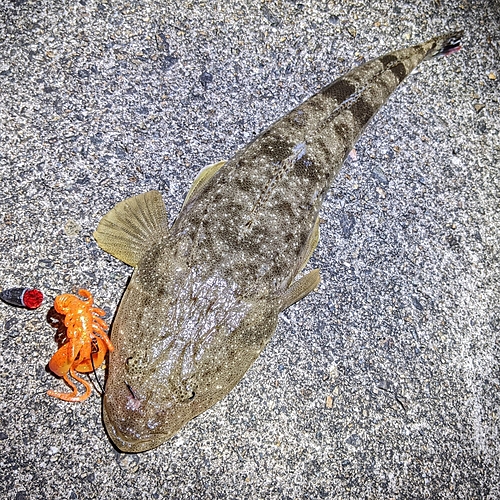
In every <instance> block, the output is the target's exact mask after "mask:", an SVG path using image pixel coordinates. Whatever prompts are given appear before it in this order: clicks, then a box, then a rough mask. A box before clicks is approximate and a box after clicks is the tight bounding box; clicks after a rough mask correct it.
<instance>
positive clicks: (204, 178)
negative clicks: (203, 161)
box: [181, 160, 227, 210]
mask: <svg viewBox="0 0 500 500" xmlns="http://www.w3.org/2000/svg"><path fill="white" fill-rule="evenodd" d="M226 163H227V161H226V160H222V161H219V162H217V163H213V164H212V165H208V167H204V168H202V169H201V170H200V171H199V172H198V175H197V176H196V179H195V180H194V181H193V185H192V186H191V189H190V190H189V191H188V194H187V195H186V199H185V200H184V203H183V205H182V208H184V207H185V206H186V205H187V204H188V203H189V201H190V200H191V199H192V198H194V197H195V196H196V195H197V194H198V193H199V192H200V191H201V190H202V189H203V187H204V186H205V185H206V184H207V182H208V181H209V180H210V179H211V178H212V177H213V176H214V175H215V174H216V173H217V172H218V171H219V170H220V169H221V168H222V167H223V166H224V165H225V164H226ZM181 210H182V209H181Z"/></svg>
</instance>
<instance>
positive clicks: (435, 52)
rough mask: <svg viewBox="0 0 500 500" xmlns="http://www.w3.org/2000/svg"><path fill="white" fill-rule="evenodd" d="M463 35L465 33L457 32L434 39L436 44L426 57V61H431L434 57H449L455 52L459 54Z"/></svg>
mask: <svg viewBox="0 0 500 500" xmlns="http://www.w3.org/2000/svg"><path fill="white" fill-rule="evenodd" d="M463 34H464V32H463V31H455V32H453V33H448V34H446V35H442V36H438V37H436V38H434V40H433V41H434V44H433V46H432V48H431V49H430V50H429V52H428V53H427V55H426V56H425V58H424V60H427V59H431V58H433V57H439V56H447V55H449V54H453V53H454V52H458V51H459V50H460V49H461V45H460V39H461V37H462V35H463Z"/></svg>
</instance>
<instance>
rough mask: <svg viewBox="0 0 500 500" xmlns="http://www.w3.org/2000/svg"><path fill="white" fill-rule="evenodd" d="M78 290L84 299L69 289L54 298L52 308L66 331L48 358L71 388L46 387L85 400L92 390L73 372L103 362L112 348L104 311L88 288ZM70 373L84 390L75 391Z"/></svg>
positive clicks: (70, 398) (64, 396)
mask: <svg viewBox="0 0 500 500" xmlns="http://www.w3.org/2000/svg"><path fill="white" fill-rule="evenodd" d="M78 294H79V295H80V296H81V297H83V299H81V298H79V297H77V296H75V295H71V294H68V293H65V294H63V295H58V296H57V297H56V298H55V301H54V309H55V310H56V311H57V312H58V313H59V314H62V315H64V325H65V326H66V329H67V331H66V340H65V342H64V344H63V345H62V346H61V347H60V348H59V349H58V350H57V352H56V353H55V354H54V356H52V358H51V360H50V361H49V368H50V370H51V371H52V372H53V373H54V374H55V375H57V376H59V377H62V378H63V379H64V381H65V382H66V383H67V384H68V385H69V386H70V387H71V388H72V389H73V392H70V393H64V392H56V391H52V390H50V391H47V394H48V395H49V396H53V397H55V398H59V399H62V400H63V401H72V402H81V401H85V400H86V399H87V398H88V397H89V396H90V392H91V390H92V389H91V387H90V384H89V383H88V382H87V381H85V380H83V379H82V378H81V377H79V376H78V375H77V373H76V372H79V373H89V372H91V371H93V370H94V368H97V367H99V366H100V365H101V364H102V362H103V361H104V357H105V356H106V353H107V352H108V351H110V352H111V351H113V350H114V347H113V344H111V341H110V340H109V338H108V336H107V335H106V331H107V329H108V325H107V324H106V323H105V321H104V320H103V319H102V316H104V315H105V314H106V313H105V312H104V311H103V310H102V309H99V308H98V307H94V306H93V304H94V298H93V297H92V294H91V293H90V292H89V291H88V290H83V289H82V290H78ZM70 376H71V378H73V379H74V380H76V381H78V382H80V383H81V384H82V385H83V386H84V387H85V392H84V393H83V394H78V389H77V387H76V385H75V384H74V383H73V381H72V380H71V379H70V378H69V377H70Z"/></svg>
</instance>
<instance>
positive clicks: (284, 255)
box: [104, 37, 449, 452]
mask: <svg viewBox="0 0 500 500" xmlns="http://www.w3.org/2000/svg"><path fill="white" fill-rule="evenodd" d="M448 39H449V37H440V38H436V39H433V40H430V41H428V42H425V43H423V44H421V45H417V46H414V47H411V48H407V49H403V50H398V51H395V52H393V53H391V54H388V55H385V56H383V57H380V58H378V59H375V60H372V61H369V62H367V63H365V64H363V65H362V66H359V67H358V68H356V69H354V70H352V71H350V72H349V73H347V74H346V75H345V76H343V77H341V78H339V79H338V80H336V81H335V82H333V83H332V84H331V85H329V86H327V87H326V88H324V89H323V90H322V91H321V92H319V93H318V94H316V95H315V96H313V97H311V98H310V99H308V100H307V101H305V102H304V103H303V104H302V105H300V106H299V107H298V108H296V109H295V110H293V111H292V112H290V113H289V114H287V115H286V116H284V117H283V118H282V119H280V120H278V121H277V122H276V123H274V124H273V125H272V126H271V127H270V128H269V129H267V130H266V131H265V132H263V133H262V134H261V135H260V136H259V137H257V138H256V139H255V140H254V141H253V142H252V143H250V144H249V145H248V146H247V147H245V148H244V149H243V150H241V151H240V152H239V153H237V154H236V156H235V157H234V158H232V159H231V160H229V161H228V162H227V163H226V164H225V165H224V166H223V167H222V168H221V169H220V170H218V171H217V172H216V173H215V175H213V177H212V178H210V179H209V180H208V181H207V182H206V183H205V184H203V185H202V186H201V187H200V188H199V189H198V190H195V192H194V193H193V194H192V195H191V197H190V198H189V200H188V201H187V203H186V204H185V206H184V207H183V209H182V211H181V213H180V214H179V216H178V218H177V220H176V221H175V222H174V224H173V225H172V227H171V228H170V230H169V232H168V233H166V234H165V235H164V236H163V237H161V238H160V239H159V241H157V242H156V243H154V244H153V245H152V246H151V248H150V249H149V251H147V252H146V254H145V255H144V256H143V258H142V259H141V260H140V262H139V263H138V265H137V267H136V270H135V272H134V274H133V276H132V278H131V281H130V284H129V286H128V288H127V290H126V292H125V295H124V297H123V299H122V302H121V305H120V308H119V311H118V314H117V317H116V319H115V323H114V326H113V331H112V335H111V338H112V341H113V344H114V345H115V352H113V353H112V354H111V356H110V366H109V376H108V380H107V384H106V391H105V398H104V422H105V424H106V428H107V431H108V433H109V435H110V437H111V438H112V440H113V441H114V442H115V444H116V445H117V446H118V447H119V448H120V449H121V450H123V451H126V452H140V451H145V450H148V449H151V448H153V447H155V446H158V445H160V444H161V443H162V442H164V441H165V440H167V439H169V438H170V437H171V436H172V435H173V434H175V433H176V432H177V431H178V430H179V429H180V428H181V427H182V426H183V425H184V424H185V423H186V422H188V421H189V420H190V419H192V418H194V417H195V416H197V415H198V414H200V413H201V412H203V411H204V410H206V409H207V408H209V407H210V406H212V405H213V404H214V403H216V402H217V401H218V400H220V399H221V398H223V397H224V396H225V395H226V394H228V392H229V391H230V390H231V389H232V388H233V387H234V386H235V385H236V384H237V383H238V381H239V380H240V379H241V378H242V377H243V375H244V374H245V372H246V371H247V369H248V368H249V367H250V365H251V364H252V363H253V362H254V361H255V359H256V358H257V356H258V355H259V354H260V352H261V351H262V350H263V349H264V347H265V346H266V344H267V342H268V341H269V339H270V338H271V336H272V334H273V333H274V331H275V328H276V325H277V320H278V314H279V312H280V311H281V310H283V309H284V308H286V307H287V306H288V305H290V304H291V303H293V302H294V301H296V300H299V299H300V298H301V297H303V296H304V295H306V294H307V293H308V292H310V291H311V290H312V288H314V286H312V285H314V280H310V281H309V282H307V280H306V282H305V283H304V285H303V286H295V288H294V285H293V283H294V280H295V278H296V276H297V274H298V273H299V272H300V270H301V268H302V267H303V266H304V265H305V263H306V262H307V260H308V258H309V256H310V251H311V247H312V246H313V245H312V244H311V240H312V237H313V231H314V227H315V223H316V221H317V218H318V213H319V210H320V207H321V204H322V202H323V199H324V197H325V195H326V193H327V191H328V189H329V187H330V185H331V183H332V182H333V180H334V178H335V176H336V174H337V173H338V171H339V169H340V168H341V166H342V163H343V161H344V159H345V157H346V155H347V154H348V153H349V151H350V150H351V149H352V147H353V145H354V143H355V142H356V140H357V138H358V137H359V136H360V134H361V133H362V131H363V129H364V128H365V126H366V125H367V123H368V122H369V121H370V119H371V118H372V117H373V116H374V114H375V113H376V112H377V111H378V109H379V108H380V107H381V106H382V105H383V104H384V102H385V101H386V100H387V99H388V97H389V96H390V95H391V93H392V92H393V91H394V90H395V88H396V87H397V86H398V85H399V83H401V81H402V80H404V78H405V77H406V76H407V75H408V74H409V73H410V72H411V71H412V70H413V69H414V68H415V67H416V66H417V65H418V64H419V63H420V62H421V61H422V60H423V59H425V58H426V57H430V56H432V55H434V54H435V53H436V52H439V50H440V49H441V47H442V46H443V45H445V44H446V43H447V41H448ZM295 283H296V282H295Z"/></svg>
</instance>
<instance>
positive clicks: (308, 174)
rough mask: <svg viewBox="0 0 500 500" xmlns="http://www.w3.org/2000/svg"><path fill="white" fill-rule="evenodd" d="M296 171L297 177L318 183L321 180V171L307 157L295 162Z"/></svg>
mask: <svg viewBox="0 0 500 500" xmlns="http://www.w3.org/2000/svg"><path fill="white" fill-rule="evenodd" d="M294 171H295V174H296V175H297V177H301V178H302V179H308V180H310V181H311V182H318V181H319V179H320V171H319V170H318V168H317V167H316V165H315V163H314V162H313V161H312V160H310V159H309V158H308V157H307V156H304V157H303V158H301V159H300V160H298V161H296V162H295V166H294Z"/></svg>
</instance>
